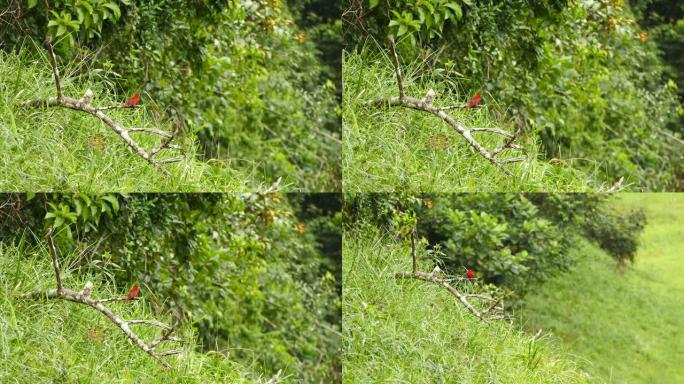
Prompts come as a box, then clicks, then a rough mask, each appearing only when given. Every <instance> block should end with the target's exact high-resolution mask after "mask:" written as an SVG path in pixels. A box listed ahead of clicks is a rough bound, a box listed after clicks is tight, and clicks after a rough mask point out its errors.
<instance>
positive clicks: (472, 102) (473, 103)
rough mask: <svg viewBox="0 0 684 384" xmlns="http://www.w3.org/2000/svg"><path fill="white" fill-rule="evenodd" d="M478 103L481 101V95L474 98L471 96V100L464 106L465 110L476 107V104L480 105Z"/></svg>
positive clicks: (477, 94) (478, 94)
mask: <svg viewBox="0 0 684 384" xmlns="http://www.w3.org/2000/svg"><path fill="white" fill-rule="evenodd" d="M480 101H482V95H480V92H478V93H476V94H475V96H473V98H472V99H470V101H469V102H468V104H467V105H466V108H468V109H471V108H475V107H477V105H478V104H480Z"/></svg>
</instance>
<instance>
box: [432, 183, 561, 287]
mask: <svg viewBox="0 0 684 384" xmlns="http://www.w3.org/2000/svg"><path fill="white" fill-rule="evenodd" d="M429 201H430V204H429V206H432V208H427V207H425V209H424V213H423V215H421V218H422V220H421V223H420V226H419V229H420V231H421V233H424V234H425V235H426V236H427V238H428V241H429V242H430V244H434V245H435V246H436V248H437V250H438V252H435V256H434V257H435V258H436V261H437V262H438V263H439V264H441V266H442V269H446V270H447V271H450V272H451V273H454V274H462V273H463V272H465V269H466V268H469V269H472V270H474V271H475V272H476V274H477V276H478V277H481V278H482V279H483V280H484V281H485V282H491V283H494V284H496V285H498V286H502V287H507V288H509V289H511V290H513V291H515V292H516V293H517V294H520V295H522V294H524V293H525V291H526V290H528V289H529V287H530V286H533V285H534V284H536V283H538V282H540V281H543V280H545V279H547V278H548V277H549V276H552V275H553V274H555V273H557V272H558V271H562V270H567V269H568V268H569V267H570V265H572V262H573V260H572V259H571V258H569V257H568V252H567V249H568V247H569V246H570V244H571V242H572V240H573V237H572V233H571V232H570V231H566V230H564V228H563V227H560V226H558V225H556V224H554V223H552V222H551V221H550V220H548V219H546V218H544V217H543V216H542V215H540V214H539V209H538V208H537V207H536V206H535V205H534V204H533V203H532V202H531V201H530V200H528V199H527V198H526V197H525V196H524V195H520V194H465V195H452V196H435V197H433V198H432V199H430V200H429Z"/></svg>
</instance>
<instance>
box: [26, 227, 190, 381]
mask: <svg viewBox="0 0 684 384" xmlns="http://www.w3.org/2000/svg"><path fill="white" fill-rule="evenodd" d="M47 241H48V246H49V248H50V256H51V258H52V265H53V267H54V270H55V279H56V280H57V289H48V290H46V291H35V292H32V293H30V294H28V295H26V296H25V297H28V298H31V299H34V300H39V299H60V300H67V301H71V302H74V303H78V304H83V305H87V306H89V307H91V308H93V309H95V310H96V311H98V312H100V313H101V314H103V315H104V316H106V317H107V318H108V319H109V320H111V322H112V323H114V324H115V325H116V326H117V327H119V329H121V331H122V332H123V333H124V334H125V335H126V337H128V339H129V340H131V341H132V342H133V344H135V345H136V346H137V347H138V348H140V349H142V350H143V351H145V353H147V354H148V355H150V356H151V357H152V358H154V359H155V360H157V361H158V362H159V363H161V364H162V365H163V366H164V367H165V368H169V369H170V368H171V365H170V364H169V363H167V362H166V361H165V360H164V359H163V358H162V357H163V356H168V355H175V354H179V353H181V352H182V351H183V350H182V349H176V350H170V351H157V349H156V348H157V346H158V345H159V344H161V343H162V342H164V341H171V342H181V340H180V339H179V338H177V337H173V336H171V334H172V333H173V332H174V331H175V330H176V328H177V325H173V326H170V325H168V324H165V323H162V322H160V321H157V320H124V319H122V318H121V317H120V316H118V315H117V314H116V313H114V311H112V310H111V309H109V308H108V307H106V306H105V305H104V303H105V302H112V301H126V298H125V297H121V298H109V299H99V300H98V299H94V298H91V297H90V296H91V293H92V291H93V283H92V282H90V281H89V282H87V283H86V285H85V286H84V287H83V289H82V290H80V291H74V290H72V289H69V288H64V286H63V285H62V277H61V269H60V267H59V261H58V259H57V251H56V248H55V244H54V241H53V239H52V229H51V230H50V231H49V232H48V234H47ZM138 299H139V298H134V299H132V300H138ZM132 325H148V326H153V327H157V328H160V329H163V330H164V333H163V334H162V336H161V337H160V338H159V339H157V340H155V341H153V342H151V343H146V342H145V341H144V340H142V339H141V338H140V337H139V336H138V335H137V334H136V333H135V332H133V330H131V326H132Z"/></svg>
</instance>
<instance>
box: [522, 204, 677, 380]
mask: <svg viewBox="0 0 684 384" xmlns="http://www.w3.org/2000/svg"><path fill="white" fill-rule="evenodd" d="M614 204H615V206H616V207H618V208H619V209H633V208H643V209H645V211H646V214H647V217H648V224H647V226H646V228H645V230H644V233H643V234H642V236H641V242H640V246H639V251H638V253H637V256H636V262H635V263H634V265H633V266H631V267H629V268H628V269H627V270H626V271H625V272H624V273H621V272H619V271H618V270H617V269H616V263H615V262H614V261H613V259H611V258H610V257H609V256H608V255H606V254H605V253H604V252H603V251H601V250H599V249H598V248H596V247H594V246H593V245H589V244H584V245H582V246H581V247H579V248H578V249H577V250H575V251H574V252H577V254H578V257H579V259H580V263H579V265H578V266H577V268H576V269H574V271H572V272H570V273H567V274H563V275H561V276H559V277H558V278H556V279H553V280H551V281H549V282H548V283H546V284H545V285H544V286H543V287H542V288H541V289H540V290H538V291H537V292H536V293H533V294H530V295H529V296H528V297H527V298H526V302H527V304H526V306H525V309H524V312H523V313H522V318H523V321H524V322H525V323H526V327H527V328H528V330H529V331H530V332H536V331H537V330H538V329H539V328H541V329H543V330H544V332H547V333H551V334H553V335H554V337H557V338H559V339H560V340H562V342H563V343H564V344H565V345H566V346H567V348H568V349H569V350H570V351H571V352H572V353H573V354H575V355H576V356H577V361H578V362H579V364H580V365H581V367H582V368H583V369H585V370H586V371H588V372H590V373H591V374H592V376H594V377H595V378H596V381H597V382H607V383H658V384H661V383H662V384H677V383H683V382H684V364H682V362H683V361H684V305H682V304H683V303H684V277H683V276H684V195H682V194H623V195H619V196H618V199H617V200H616V201H615V202H614Z"/></svg>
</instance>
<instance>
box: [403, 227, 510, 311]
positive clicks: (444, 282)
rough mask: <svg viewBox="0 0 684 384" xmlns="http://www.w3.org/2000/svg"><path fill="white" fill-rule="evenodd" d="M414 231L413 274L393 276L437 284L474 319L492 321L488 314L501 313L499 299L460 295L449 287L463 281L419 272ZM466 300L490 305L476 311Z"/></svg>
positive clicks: (460, 293)
mask: <svg viewBox="0 0 684 384" xmlns="http://www.w3.org/2000/svg"><path fill="white" fill-rule="evenodd" d="M414 233H415V229H414V231H412V232H411V258H412V261H413V272H398V273H396V274H395V275H394V276H395V277H396V278H399V279H418V280H423V281H428V282H430V283H434V284H437V285H439V286H441V287H443V288H445V289H446V290H447V291H449V293H451V294H452V295H453V296H454V297H456V298H457V299H458V301H460V302H461V304H463V306H464V307H466V309H467V310H468V311H470V312H471V313H472V314H473V315H475V317H477V318H478V319H480V320H482V321H487V320H493V319H494V318H493V317H492V316H490V313H491V312H492V311H493V310H495V309H500V312H501V311H503V306H502V307H500V308H499V307H497V306H498V305H499V304H500V303H501V298H495V297H491V296H488V295H483V294H472V293H471V294H467V293H462V292H461V291H459V290H458V289H456V288H455V287H454V286H452V285H451V282H452V281H454V280H463V279H458V278H442V277H440V276H439V274H437V273H434V272H433V273H425V272H420V271H418V268H417V266H416V247H415V241H414V237H415V234H414ZM468 299H478V300H482V301H488V302H491V303H492V304H491V305H489V306H487V308H485V309H482V310H478V309H477V308H476V307H475V306H474V305H473V304H472V303H471V302H470V301H469V300H468Z"/></svg>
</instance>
